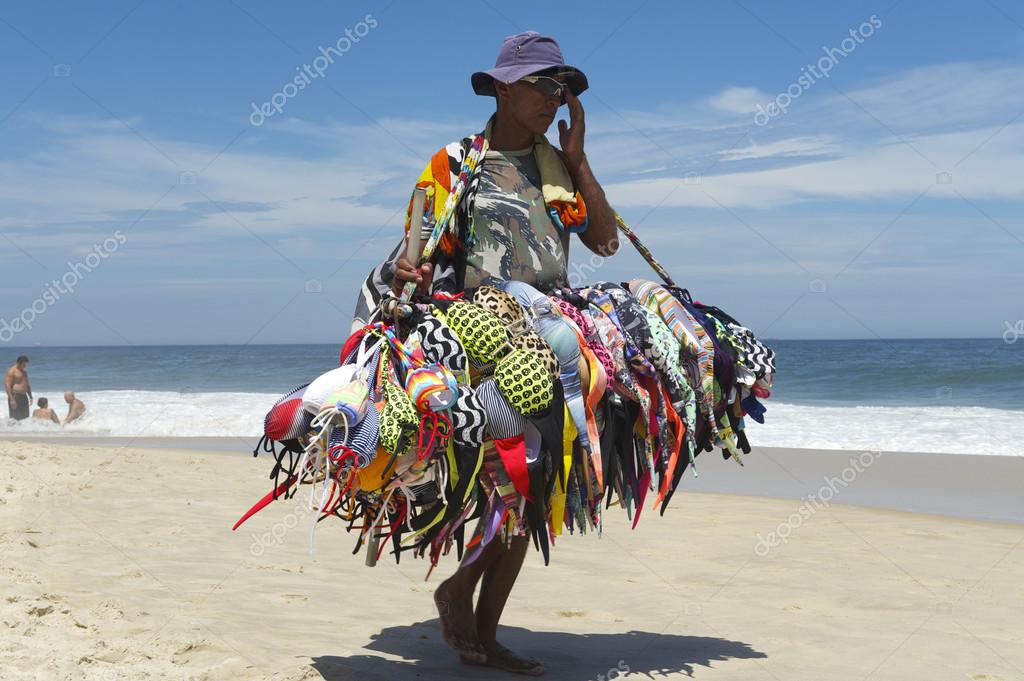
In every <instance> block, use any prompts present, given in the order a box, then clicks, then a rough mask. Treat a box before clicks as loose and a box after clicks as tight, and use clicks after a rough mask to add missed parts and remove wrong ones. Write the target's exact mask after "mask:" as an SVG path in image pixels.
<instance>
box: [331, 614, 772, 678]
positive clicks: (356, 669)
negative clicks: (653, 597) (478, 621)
mask: <svg viewBox="0 0 1024 681" xmlns="http://www.w3.org/2000/svg"><path fill="white" fill-rule="evenodd" d="M498 640H500V641H501V642H502V643H503V644H504V645H506V646H508V647H509V648H511V649H512V650H514V651H516V652H517V653H520V654H522V655H525V656H528V657H534V658H536V659H538V660H540V661H541V662H542V663H543V664H544V666H545V668H546V669H547V675H546V678H549V679H559V681H562V680H564V681H597V679H599V678H601V679H609V678H616V673H618V675H619V676H618V678H628V677H630V676H640V675H643V676H648V677H664V676H670V677H671V676H673V675H683V674H685V675H686V676H690V677H692V676H693V672H694V668H695V667H698V666H703V667H706V666H709V665H710V664H711V663H712V662H722V661H726V660H730V659H752V658H765V657H767V656H766V655H765V654H764V653H761V652H758V651H756V650H754V649H753V648H751V647H750V646H749V645H747V644H746V643H741V642H739V641H729V640H726V639H721V638H714V637H708V636H679V635H676V634H658V633H652V632H647V631H629V632H623V633H617V634H572V633H565V632H553V631H530V630H528V629H522V628H520V627H504V626H503V627H500V628H499V635H498ZM364 649H365V650H372V651H377V652H381V653H387V654H388V655H390V656H393V657H398V658H401V659H397V660H396V659H391V658H385V657H378V656H375V655H361V654H354V653H353V654H346V655H344V656H339V655H325V656H323V657H317V658H314V659H313V664H312V666H313V668H314V669H315V670H316V671H317V672H319V673H320V676H322V677H323V678H324V679H325V681H352V680H355V679H369V680H375V679H382V680H383V679H388V680H391V679H397V680H403V679H416V680H422V679H442V678H454V679H481V678H482V679H487V678H495V679H498V678H514V675H510V674H506V673H505V672H501V671H498V670H494V669H481V668H478V667H469V666H466V665H463V664H460V663H459V661H458V658H457V657H456V656H455V653H454V652H452V651H451V649H449V648H448V646H446V645H445V643H444V641H443V640H442V638H441V629H440V625H439V624H438V621H437V620H436V619H433V620H428V621H425V622H418V623H416V624H412V625H404V626H398V627H388V628H386V629H383V630H381V632H380V633H379V634H376V635H375V636H374V637H373V640H372V641H371V642H370V643H369V644H367V645H366V646H365V647H364ZM626 669H628V671H625V670H626Z"/></svg>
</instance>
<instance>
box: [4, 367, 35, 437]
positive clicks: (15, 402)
mask: <svg viewBox="0 0 1024 681" xmlns="http://www.w3.org/2000/svg"><path fill="white" fill-rule="evenodd" d="M4 392H6V393H7V409H8V410H9V411H10V416H11V418H12V419H14V420H15V421H21V420H22V419H27V418H28V410H29V407H30V406H31V404H32V385H31V384H30V383H29V382H28V357H26V356H25V355H21V356H20V357H18V359H17V360H16V361H15V362H14V365H13V366H12V367H11V368H10V369H8V370H7V373H6V374H4Z"/></svg>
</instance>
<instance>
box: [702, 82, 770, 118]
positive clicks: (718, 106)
mask: <svg viewBox="0 0 1024 681" xmlns="http://www.w3.org/2000/svg"><path fill="white" fill-rule="evenodd" d="M767 99H768V95H767V94H765V93H764V92H761V91H760V90H758V89H757V88H755V87H730V88H726V89H725V90H722V91H721V92H719V93H718V94H716V95H714V96H712V97H710V98H709V99H708V104H710V105H711V108H712V109H715V110H716V111H724V112H726V113H734V114H747V113H749V114H753V113H754V111H756V110H757V105H758V104H760V103H762V102H764V101H767Z"/></svg>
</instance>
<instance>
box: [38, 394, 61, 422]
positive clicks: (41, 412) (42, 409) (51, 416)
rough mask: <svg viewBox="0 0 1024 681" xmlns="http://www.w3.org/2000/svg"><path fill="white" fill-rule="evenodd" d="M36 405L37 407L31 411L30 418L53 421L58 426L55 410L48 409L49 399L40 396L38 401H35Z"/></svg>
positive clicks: (58, 420)
mask: <svg viewBox="0 0 1024 681" xmlns="http://www.w3.org/2000/svg"><path fill="white" fill-rule="evenodd" d="M36 406H37V407H39V408H38V409H36V410H35V411H34V412H32V418H34V419H42V420H44V421H53V422H54V423H56V424H57V425H58V426H59V425H60V419H59V418H57V412H55V411H54V410H53V409H50V401H49V400H48V399H46V398H45V397H40V398H39V401H38V402H36Z"/></svg>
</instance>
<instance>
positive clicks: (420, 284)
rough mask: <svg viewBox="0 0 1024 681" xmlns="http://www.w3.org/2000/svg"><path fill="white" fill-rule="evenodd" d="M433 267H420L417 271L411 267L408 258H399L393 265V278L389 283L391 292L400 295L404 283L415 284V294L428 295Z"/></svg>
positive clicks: (428, 264)
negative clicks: (413, 282) (410, 282)
mask: <svg viewBox="0 0 1024 681" xmlns="http://www.w3.org/2000/svg"><path fill="white" fill-rule="evenodd" d="M433 272H434V266H433V265H431V264H430V263H426V264H423V265H420V268H419V269H416V268H415V267H413V265H412V263H411V262H409V259H408V258H404V257H403V258H399V259H398V262H397V263H395V278H394V280H393V281H392V282H391V291H392V293H394V294H395V295H396V296H397V295H401V293H402V289H403V288H405V283H406V282H408V281H415V282H416V292H417V293H421V294H423V295H427V294H428V293H430V283H431V280H432V277H433Z"/></svg>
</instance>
